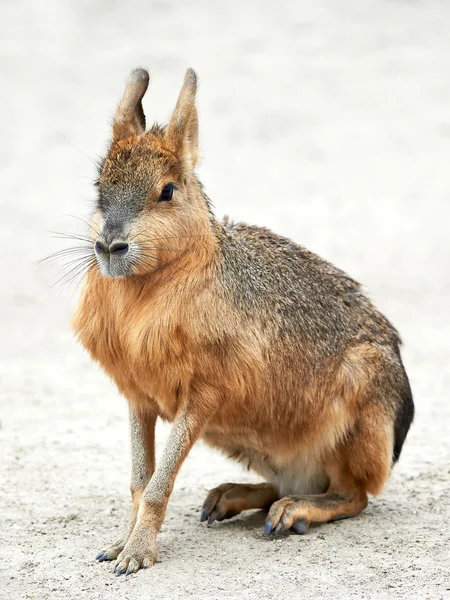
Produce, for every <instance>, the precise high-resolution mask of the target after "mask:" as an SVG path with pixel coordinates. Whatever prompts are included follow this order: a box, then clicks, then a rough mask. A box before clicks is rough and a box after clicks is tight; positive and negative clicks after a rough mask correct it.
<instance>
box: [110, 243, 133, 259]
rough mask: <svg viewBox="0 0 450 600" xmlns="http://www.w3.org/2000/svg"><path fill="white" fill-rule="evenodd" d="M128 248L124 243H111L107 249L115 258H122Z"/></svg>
mask: <svg viewBox="0 0 450 600" xmlns="http://www.w3.org/2000/svg"><path fill="white" fill-rule="evenodd" d="M128 248H129V246H128V244H127V243H126V242H113V243H112V244H111V245H110V247H109V251H110V252H111V254H114V255H115V256H124V255H125V254H126V253H127V252H128Z"/></svg>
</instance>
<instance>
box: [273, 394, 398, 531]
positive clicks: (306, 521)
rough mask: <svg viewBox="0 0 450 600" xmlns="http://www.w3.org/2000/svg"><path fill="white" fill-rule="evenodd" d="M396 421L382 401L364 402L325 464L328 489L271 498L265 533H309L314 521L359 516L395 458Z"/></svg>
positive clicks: (322, 521)
mask: <svg viewBox="0 0 450 600" xmlns="http://www.w3.org/2000/svg"><path fill="white" fill-rule="evenodd" d="M392 450H393V426H392V419H390V418H389V417H388V416H387V414H386V412H385V409H384V407H381V406H379V405H377V404H376V403H373V404H366V405H365V406H364V409H363V412H362V414H361V415H360V416H359V417H358V420H357V422H356V424H355V427H354V429H353V431H352V433H351V434H350V435H348V436H347V438H346V439H345V441H344V442H343V443H342V444H341V446H340V447H339V449H338V450H337V452H336V453H335V454H334V456H333V458H332V459H331V460H330V461H329V462H328V463H327V464H326V471H327V475H328V477H329V480H330V484H329V487H328V490H327V491H326V492H325V493H324V494H311V495H305V496H294V495H289V496H285V497H284V498H281V500H278V501H277V502H275V503H274V504H272V506H271V508H270V510H269V513H268V515H267V519H266V525H265V528H264V533H265V534H266V535H268V534H269V533H271V532H272V531H275V532H280V531H283V530H286V529H291V528H292V530H293V531H295V532H296V533H306V532H307V531H308V527H309V525H310V523H311V522H316V523H324V522H327V521H336V520H338V519H343V518H347V517H355V516H356V515H358V514H359V513H360V512H361V511H362V510H364V508H365V507H366V506H367V503H368V498H367V493H370V494H377V493H378V492H380V491H381V488H382V487H383V484H384V482H385V481H386V479H387V477H388V476H389V473H390V469H391V464H392Z"/></svg>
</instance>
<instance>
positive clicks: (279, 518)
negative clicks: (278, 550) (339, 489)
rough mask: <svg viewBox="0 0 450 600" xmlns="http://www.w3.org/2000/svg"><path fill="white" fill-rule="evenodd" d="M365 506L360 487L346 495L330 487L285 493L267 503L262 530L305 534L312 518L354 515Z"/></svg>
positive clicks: (333, 519) (325, 519) (329, 519)
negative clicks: (305, 493) (322, 490)
mask: <svg viewBox="0 0 450 600" xmlns="http://www.w3.org/2000/svg"><path fill="white" fill-rule="evenodd" d="M366 506H367V495H366V493H365V492H364V491H362V490H360V491H355V493H354V494H349V495H348V496H344V495H341V494H339V493H335V492H331V491H330V492H327V493H325V494H317V495H309V496H285V497H284V498H281V500H278V501H277V502H274V504H272V506H271V507H270V510H269V514H268V515H267V519H266V525H265V527H264V534H265V535H269V534H270V533H272V532H274V533H279V532H281V531H286V530H287V529H291V530H292V531H294V532H295V533H300V534H304V533H307V531H308V528H309V525H310V523H311V522H312V521H314V522H317V523H326V522H328V521H337V520H339V519H344V518H349V517H354V516H356V515H357V514H359V513H360V512H361V511H362V510H363V509H364V508H365V507H366Z"/></svg>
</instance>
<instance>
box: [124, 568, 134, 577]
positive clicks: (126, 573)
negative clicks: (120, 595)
mask: <svg viewBox="0 0 450 600" xmlns="http://www.w3.org/2000/svg"><path fill="white" fill-rule="evenodd" d="M131 573H134V569H130V567H128V569H127V570H126V571H125V575H130V574H131Z"/></svg>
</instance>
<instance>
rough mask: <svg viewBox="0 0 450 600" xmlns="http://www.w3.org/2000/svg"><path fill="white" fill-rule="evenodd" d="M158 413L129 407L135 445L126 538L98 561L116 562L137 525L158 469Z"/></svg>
mask: <svg viewBox="0 0 450 600" xmlns="http://www.w3.org/2000/svg"><path fill="white" fill-rule="evenodd" d="M156 418H157V416H156V412H145V413H142V412H137V411H136V410H134V409H133V408H132V407H131V405H130V407H129V426H130V442H131V481H130V492H131V510H130V515H129V517H128V521H127V524H126V526H125V530H124V533H123V536H122V537H121V538H120V539H119V540H117V541H116V542H114V543H113V544H111V545H109V546H106V547H105V548H103V549H102V550H101V552H99V554H97V556H96V558H97V559H98V560H99V561H100V562H102V561H104V560H114V559H116V558H117V557H118V556H119V554H120V553H121V552H122V550H123V548H124V546H125V544H126V543H127V541H128V538H129V537H130V535H131V533H132V531H133V529H134V526H135V524H136V518H137V513H138V509H139V502H140V499H141V497H142V494H143V492H144V490H145V488H146V486H147V484H148V482H149V481H150V478H151V476H152V475H153V471H154V470H155V424H156Z"/></svg>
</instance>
